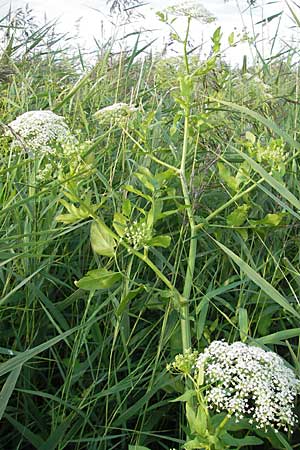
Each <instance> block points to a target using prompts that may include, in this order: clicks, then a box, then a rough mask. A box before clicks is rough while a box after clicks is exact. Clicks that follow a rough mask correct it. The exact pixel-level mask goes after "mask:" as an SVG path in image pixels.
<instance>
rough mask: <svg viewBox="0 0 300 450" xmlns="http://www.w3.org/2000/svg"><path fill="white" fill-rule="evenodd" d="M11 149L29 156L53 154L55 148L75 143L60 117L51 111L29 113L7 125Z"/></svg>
mask: <svg viewBox="0 0 300 450" xmlns="http://www.w3.org/2000/svg"><path fill="white" fill-rule="evenodd" d="M6 135H7V136H10V137H12V144H11V145H12V147H13V148H16V149H18V150H24V151H26V153H27V154H28V155H29V156H36V155H40V154H53V153H55V146H56V145H57V144H62V143H66V142H71V141H74V140H75V141H76V139H75V138H74V136H73V135H72V134H71V132H70V130H69V128H68V125H67V124H66V123H65V120H64V118H63V117H62V116H58V115H57V114H54V113H53V112H52V111H29V112H26V113H24V114H22V115H21V116H19V117H17V118H16V119H15V120H14V121H13V122H11V123H10V124H9V125H8V131H7V132H6Z"/></svg>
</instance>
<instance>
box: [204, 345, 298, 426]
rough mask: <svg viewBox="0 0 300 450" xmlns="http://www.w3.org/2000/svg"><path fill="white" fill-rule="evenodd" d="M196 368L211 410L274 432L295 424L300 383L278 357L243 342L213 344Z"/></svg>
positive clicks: (206, 350)
mask: <svg viewBox="0 0 300 450" xmlns="http://www.w3.org/2000/svg"><path fill="white" fill-rule="evenodd" d="M195 367H196V370H197V368H198V369H201V370H203V371H204V377H205V383H206V384H207V391H206V399H207V402H208V405H209V407H210V408H211V409H215V410H216V411H217V412H220V411H227V413H228V415H230V416H232V415H233V416H235V418H236V421H239V420H241V419H243V418H244V417H246V418H248V419H249V422H250V423H252V422H253V423H254V424H255V425H256V426H257V428H263V429H265V428H266V427H268V426H270V427H273V428H274V429H275V431H278V430H279V429H284V430H285V431H288V428H293V427H294V426H295V424H296V423H297V418H296V416H295V415H294V412H293V406H294V403H295V398H296V395H297V393H298V392H299V391H300V381H299V380H298V379H297V378H296V377H295V375H294V373H293V371H292V370H291V369H290V368H288V367H286V365H285V363H284V361H283V360H282V359H281V358H280V357H279V356H278V355H277V354H275V353H273V352H266V351H264V350H262V349H261V348H258V347H252V346H248V345H246V344H244V343H242V342H235V343H233V344H231V345H230V344H227V343H226V342H221V341H214V342H212V343H211V344H210V346H209V347H208V348H206V349H205V351H204V352H203V353H202V354H200V356H199V357H198V359H197V362H196V365H195Z"/></svg>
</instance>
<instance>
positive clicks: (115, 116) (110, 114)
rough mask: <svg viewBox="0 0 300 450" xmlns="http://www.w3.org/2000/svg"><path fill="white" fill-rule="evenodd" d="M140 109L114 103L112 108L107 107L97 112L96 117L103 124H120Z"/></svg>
mask: <svg viewBox="0 0 300 450" xmlns="http://www.w3.org/2000/svg"><path fill="white" fill-rule="evenodd" d="M137 110H138V109H137V108H135V107H134V106H132V105H128V104H127V103H114V104H113V105H110V106H105V107H104V108H101V109H99V111H97V112H95V114H94V116H95V117H96V119H98V120H100V121H101V122H111V121H114V122H116V123H117V122H120V121H122V120H124V119H128V118H129V117H130V116H131V115H132V114H133V113H135V112H136V111H137Z"/></svg>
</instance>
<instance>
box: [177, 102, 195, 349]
mask: <svg viewBox="0 0 300 450" xmlns="http://www.w3.org/2000/svg"><path fill="white" fill-rule="evenodd" d="M189 115H190V108H189V107H187V108H186V111H185V121H184V137H183V147H182V156H181V165H180V181H181V187H182V193H183V198H184V204H185V206H186V212H187V216H188V220H189V225H190V248H189V256H188V262H187V269H186V276H185V282H184V288H183V298H184V302H185V303H184V305H183V306H182V308H181V338H182V350H183V352H184V351H185V350H187V349H188V348H190V347H191V327H190V319H189V300H190V295H191V289H192V284H193V276H194V270H195V261H196V252H197V240H196V230H195V220H194V215H193V208H192V204H191V201H190V196H189V191H188V184H187V181H186V175H185V164H186V157H187V151H188V133H189Z"/></svg>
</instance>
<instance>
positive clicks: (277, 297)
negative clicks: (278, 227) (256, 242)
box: [214, 239, 300, 319]
mask: <svg viewBox="0 0 300 450" xmlns="http://www.w3.org/2000/svg"><path fill="white" fill-rule="evenodd" d="M214 242H215V243H216V245H218V246H219V247H220V248H221V249H222V250H223V251H224V252H225V253H226V254H227V255H228V256H229V257H230V258H231V259H232V260H233V261H234V262H235V263H236V264H237V265H238V266H239V268H240V269H241V270H242V271H243V272H245V274H246V275H247V276H248V277H249V278H250V280H252V281H253V282H254V283H255V284H256V285H257V286H259V287H260V288H261V289H262V290H263V291H264V292H265V293H266V294H267V295H268V296H269V297H270V298H271V299H272V300H274V302H276V303H278V304H279V305H280V306H281V307H282V308H284V309H286V310H287V311H289V312H290V313H291V314H292V315H294V316H295V317H297V318H298V319H300V314H299V313H298V312H297V311H296V310H295V309H294V308H293V307H292V306H291V305H290V304H289V302H288V301H287V300H286V299H285V298H284V297H283V295H281V294H280V293H279V292H278V291H277V290H276V289H275V288H274V287H273V286H272V285H271V284H270V283H268V281H266V280H265V279H264V278H263V277H262V276H261V275H259V274H258V273H257V272H256V271H255V270H254V269H252V267H250V266H249V265H248V264H247V263H246V262H245V261H243V260H242V259H241V258H240V257H239V256H237V255H236V254H235V253H233V252H232V251H231V250H229V248H227V247H226V246H225V245H223V244H221V243H220V242H218V241H216V240H215V239H214Z"/></svg>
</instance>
